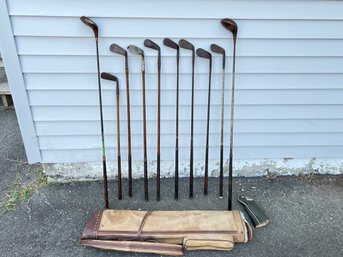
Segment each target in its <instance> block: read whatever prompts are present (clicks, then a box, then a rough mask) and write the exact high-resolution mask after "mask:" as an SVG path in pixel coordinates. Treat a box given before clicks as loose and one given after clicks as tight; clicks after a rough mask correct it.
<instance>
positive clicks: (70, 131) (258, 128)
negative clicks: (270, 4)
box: [36, 119, 343, 140]
mask: <svg viewBox="0 0 343 257" xmlns="http://www.w3.org/2000/svg"><path fill="white" fill-rule="evenodd" d="M205 125H206V121H205V120H196V121H195V122H194V127H195V132H196V133H203V132H204V129H203V128H204V127H205ZM141 126H142V121H137V120H133V121H131V127H132V128H140V127H141ZM179 126H180V132H179V133H181V134H182V133H183V134H189V133H190V121H189V120H181V121H180V122H179ZM120 127H121V133H122V135H127V121H126V120H122V121H121V122H120ZM116 129H117V127H116V122H115V121H106V122H105V133H106V134H107V135H114V134H116ZM36 131H37V134H38V135H39V136H61V135H64V136H71V135H100V124H99V122H97V121H78V122H75V121H47V122H36ZM147 131H148V133H149V134H153V135H156V133H157V121H150V122H148V123H147ZM229 131H230V127H229V121H228V120H226V121H225V124H224V132H225V133H229ZM235 131H236V134H241V133H335V132H342V131H343V120H325V119H323V120H319V119H318V120H315V119H312V120H240V119H239V120H237V121H236V122H235ZM161 132H162V133H164V134H173V133H175V121H174V120H164V121H163V122H162V123H161ZM219 132H220V122H219V120H215V121H212V122H211V123H210V133H219ZM133 133H135V134H141V133H139V132H138V131H137V130H134V131H133ZM123 140H125V139H123Z"/></svg>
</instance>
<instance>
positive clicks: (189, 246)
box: [81, 210, 252, 255]
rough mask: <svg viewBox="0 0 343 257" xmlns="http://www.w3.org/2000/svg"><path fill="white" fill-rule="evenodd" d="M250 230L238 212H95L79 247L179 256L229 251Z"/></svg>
mask: <svg viewBox="0 0 343 257" xmlns="http://www.w3.org/2000/svg"><path fill="white" fill-rule="evenodd" d="M251 237H252V232H251V228H250V226H249V224H248V223H246V222H245V220H244V218H243V216H242V214H241V213H240V212H239V211H230V212H229V211H149V212H147V211H130V210H104V211H97V212H96V213H95V214H94V215H93V217H92V219H91V220H90V221H89V222H88V223H87V225H86V227H85V229H84V232H83V234H82V238H81V244H83V245H88V246H93V247H96V248H100V249H113V250H119V251H130V252H152V253H158V254H168V255H182V253H183V250H205V249H206V250H231V249H232V248H233V246H234V244H235V243H244V242H247V241H248V240H249V239H251Z"/></svg>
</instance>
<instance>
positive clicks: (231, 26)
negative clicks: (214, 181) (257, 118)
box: [80, 16, 238, 210]
mask: <svg viewBox="0 0 343 257" xmlns="http://www.w3.org/2000/svg"><path fill="white" fill-rule="evenodd" d="M80 19H81V21H82V22H83V23H84V24H85V25H87V26H89V27H90V28H91V29H92V30H93V32H94V36H95V42H96V56H97V70H98V88H99V106H100V122H101V141H102V161H103V177H104V199H105V207H106V208H108V207H109V202H108V182H107V169H106V154H105V136H104V124H103V110H102V96H101V79H100V77H101V78H102V79H105V80H111V81H114V82H115V83H116V107H117V108H116V109H117V137H118V138H117V151H118V155H117V161H118V198H119V199H122V178H121V175H122V174H121V154H120V125H119V124H120V122H119V121H120V117H119V81H118V78H117V77H116V76H114V75H112V74H109V73H106V72H103V73H101V74H100V62H99V47H98V40H99V29H98V26H97V24H96V23H95V22H94V21H93V20H91V19H90V18H88V17H85V16H82V17H81V18H80ZM221 24H222V25H223V27H224V28H226V29H227V30H229V31H230V32H231V33H232V35H233V43H234V44H233V71H232V96H231V118H230V121H231V122H230V156H229V185H228V209H229V210H231V208H232V162H233V152H232V150H233V120H234V84H235V59H236V58H235V57H236V38H237V31H238V27H237V24H236V23H235V22H234V21H233V20H231V19H222V20H221ZM163 44H164V45H165V46H167V47H170V48H173V49H175V50H176V64H177V70H176V74H177V78H176V92H177V93H176V141H175V191H174V198H175V199H178V191H179V187H178V180H179V167H178V166H179V141H178V139H179V136H178V133H179V124H178V121H179V117H178V116H179V59H180V58H179V57H180V47H181V48H184V49H187V50H191V51H192V102H191V142H190V175H189V176H190V179H189V197H190V198H191V197H193V121H194V119H193V118H194V65H195V53H196V54H197V55H198V56H199V57H201V58H206V59H208V60H209V82H208V83H209V86H208V103H207V126H206V149H205V175H204V194H205V195H207V194H208V156H209V122H210V99H211V95H210V93H211V75H212V55H211V54H210V53H209V52H208V51H206V50H204V49H202V48H198V49H197V50H196V51H195V48H194V46H193V45H192V44H191V43H190V42H188V41H186V40H184V39H181V40H180V41H179V44H177V43H175V42H174V41H172V40H171V39H169V38H165V39H164V40H163ZM144 46H145V47H148V48H151V49H154V50H156V51H158V56H157V67H158V114H157V115H158V128H157V130H158V135H157V177H156V183H157V184H156V199H157V200H160V104H161V101H160V100H161V95H160V91H161V83H160V79H161V49H160V47H159V46H158V45H157V44H156V43H155V42H153V41H151V40H150V39H146V40H145V41H144ZM127 49H128V51H129V52H130V53H131V54H134V55H139V56H140V57H141V72H142V97H143V143H144V145H143V147H144V195H145V199H146V200H148V199H149V193H148V165H147V139H146V134H147V131H146V104H145V61H144V51H143V50H142V49H141V48H139V47H137V46H134V45H129V46H128V47H127ZM110 50H111V51H112V52H114V53H117V54H120V55H122V56H124V57H125V75H126V97H127V122H128V187H129V188H128V191H129V196H130V197H132V156H131V126H130V93H129V92H130V90H129V89H130V86H129V68H128V54H127V51H126V50H124V49H123V48H122V47H120V46H118V45H116V44H112V45H111V46H110ZM211 50H212V51H213V52H214V53H218V54H221V55H222V56H223V61H222V99H221V100H222V110H221V141H220V182H219V195H220V196H223V165H224V163H223V162H224V156H223V152H224V89H225V50H224V49H223V48H222V47H220V46H218V45H216V44H212V45H211Z"/></svg>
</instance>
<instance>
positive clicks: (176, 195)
mask: <svg viewBox="0 0 343 257" xmlns="http://www.w3.org/2000/svg"><path fill="white" fill-rule="evenodd" d="M163 44H164V45H165V46H168V47H170V48H173V49H175V50H176V132H175V133H176V139H175V192H174V198H175V199H178V198H179V62H180V50H179V46H178V44H176V43H175V42H174V41H172V40H171V39H169V38H165V39H164V40H163Z"/></svg>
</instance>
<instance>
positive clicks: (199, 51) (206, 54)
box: [196, 48, 212, 195]
mask: <svg viewBox="0 0 343 257" xmlns="http://www.w3.org/2000/svg"><path fill="white" fill-rule="evenodd" d="M196 53H197V55H198V56H199V57H201V58H205V59H208V60H209V76H208V97H207V125H206V150H205V178H204V195H207V194H208V153H209V133H210V112H211V110H210V107H211V78H212V55H211V54H210V53H209V52H207V51H205V50H204V49H202V48H198V49H197V51H196Z"/></svg>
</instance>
